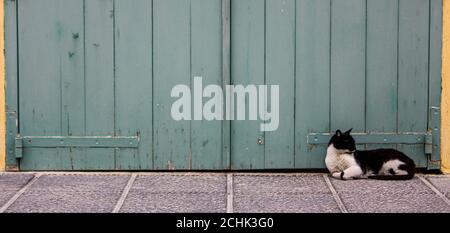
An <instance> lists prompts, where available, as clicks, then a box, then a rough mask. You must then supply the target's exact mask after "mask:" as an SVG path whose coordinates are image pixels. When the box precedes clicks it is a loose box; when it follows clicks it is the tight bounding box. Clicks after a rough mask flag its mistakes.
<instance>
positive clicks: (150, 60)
mask: <svg viewBox="0 0 450 233" xmlns="http://www.w3.org/2000/svg"><path fill="white" fill-rule="evenodd" d="M441 10H442V1H440V0H367V1H366V0H153V1H148V0H136V1H133V2H128V1H115V0H89V1H82V0H63V1H61V0H41V1H33V0H18V1H17V0H16V1H11V0H7V1H5V11H6V16H5V17H6V19H7V26H6V28H5V32H6V35H7V43H6V46H7V47H6V54H7V83H8V89H7V113H8V114H7V117H8V131H9V133H10V136H9V137H8V145H7V147H8V148H7V149H8V160H7V163H8V164H7V165H8V166H9V167H14V166H20V169H21V170H140V169H144V170H149V169H154V170H161V169H163V170H164V169H182V170H185V169H186V170H190V169H194V170H198V169H280V168H281V169H293V168H323V167H324V163H323V160H324V156H325V148H326V144H323V143H320V142H319V141H320V140H319V141H317V142H314V141H308V138H312V139H314V138H315V139H317V138H320V137H319V136H320V135H323V134H324V133H329V132H331V131H334V130H335V129H337V128H341V129H348V128H353V129H354V132H357V133H361V134H362V135H361V136H360V137H361V138H362V140H366V142H367V143H366V144H361V145H359V147H360V148H373V147H394V148H398V149H401V150H403V151H405V152H406V153H408V154H409V155H410V156H411V157H413V158H414V159H415V161H416V163H417V164H418V165H419V166H420V167H428V168H433V167H434V166H435V164H433V163H432V162H433V161H435V160H438V159H439V155H437V156H436V151H439V141H438V140H436V139H435V138H438V136H436V132H434V131H435V130H434V125H435V124H436V122H438V119H439V118H438V116H435V115H434V114H433V111H432V109H434V108H433V107H434V106H439V98H440V90H439V88H440V86H439V85H440V71H439V72H437V71H436V70H437V69H440V61H439V60H436V59H435V57H436V56H438V57H440V51H439V50H436V49H432V48H436V47H439V48H440V43H441V42H440V39H437V38H439V37H438V36H436V35H437V34H436V32H440V28H441V21H440V20H439V19H440V17H441ZM228 14H229V15H228ZM228 17H229V19H230V21H228V20H226V19H227V18H228ZM229 22H230V23H229ZM227 36H229V39H230V43H227ZM228 44H229V45H230V46H229V47H228V46H227V45H228ZM228 53H229V54H230V57H229V59H227V58H228ZM436 66H437V67H436ZM228 67H229V70H227V69H228ZM228 73H229V76H228ZM194 76H202V77H203V84H204V85H208V84H216V85H220V86H222V85H224V84H227V83H230V84H243V85H247V84H256V85H259V84H273V85H279V86H280V125H279V128H278V130H276V131H270V132H261V131H260V123H261V122H260V121H231V122H225V121H174V120H173V119H172V118H171V116H170V109H171V105H172V103H173V102H174V101H175V99H174V98H171V97H170V92H171V89H172V87H173V86H174V85H177V84H185V85H188V86H192V82H193V77H194ZM438 87H439V88H438ZM268 103H270V101H269V102H268ZM269 107H270V106H269ZM15 119H18V120H17V122H18V124H17V128H16V124H15ZM16 133H17V139H16V140H15V139H14V135H16ZM407 133H408V135H406V136H404V135H405V134H407ZM410 133H415V134H414V135H413V136H414V137H415V135H419V136H417V138H418V139H417V140H419V142H417V143H416V142H413V143H411V140H410V139H411V137H410V136H411V135H410ZM377 134H381V136H382V137H381V138H382V139H381V140H385V141H384V142H386V143H383V141H381V142H380V141H379V140H373V139H372V138H378V136H377V137H371V136H374V135H375V136H376V135H377ZM315 135H319V136H318V137H316V136H315ZM437 135H439V134H437ZM325 136H326V135H325ZM422 136H424V137H422ZM394 139H395V140H394ZM431 139H433V140H431ZM317 140H318V139H317ZM420 140H422V141H420ZM413 141H414V140H413ZM425 141H426V142H425ZM389 142H391V143H389ZM372 143H374V144H372ZM375 143H376V144H375ZM426 143H428V144H429V145H427V146H433V148H432V152H430V148H428V147H427V146H426ZM425 152H427V153H429V154H426V153H425ZM16 158H17V159H16Z"/></svg>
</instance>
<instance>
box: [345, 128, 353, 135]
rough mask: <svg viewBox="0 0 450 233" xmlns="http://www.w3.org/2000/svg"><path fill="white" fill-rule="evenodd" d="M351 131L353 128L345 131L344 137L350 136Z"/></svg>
mask: <svg viewBox="0 0 450 233" xmlns="http://www.w3.org/2000/svg"><path fill="white" fill-rule="evenodd" d="M352 129H353V128H351V129H349V130H347V131H345V133H344V134H345V135H350V133H351V132H352Z"/></svg>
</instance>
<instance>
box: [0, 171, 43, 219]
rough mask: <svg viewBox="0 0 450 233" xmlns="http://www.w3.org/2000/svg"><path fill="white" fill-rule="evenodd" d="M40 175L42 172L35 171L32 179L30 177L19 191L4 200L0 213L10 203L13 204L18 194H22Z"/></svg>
mask: <svg viewBox="0 0 450 233" xmlns="http://www.w3.org/2000/svg"><path fill="white" fill-rule="evenodd" d="M41 176H42V173H37V174H35V175H34V177H33V179H31V180H30V181H28V183H27V184H26V185H25V186H23V187H22V188H21V189H20V190H19V191H17V192H16V194H14V196H12V197H11V198H10V199H9V201H8V202H6V203H5V204H4V205H3V206H2V207H1V208H0V213H4V212H5V211H6V209H8V208H9V207H10V206H11V205H12V204H14V202H15V201H16V200H17V199H19V197H20V196H22V194H23V193H24V192H25V191H26V190H27V189H28V188H29V187H30V186H31V185H33V184H34V183H35V182H36V181H37V180H38V179H39V177H41Z"/></svg>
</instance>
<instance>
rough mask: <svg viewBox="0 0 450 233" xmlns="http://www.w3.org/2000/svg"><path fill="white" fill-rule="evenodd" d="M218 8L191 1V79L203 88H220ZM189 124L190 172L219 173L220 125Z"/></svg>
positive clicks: (216, 0) (210, 0)
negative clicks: (207, 171) (200, 170)
mask: <svg viewBox="0 0 450 233" xmlns="http://www.w3.org/2000/svg"><path fill="white" fill-rule="evenodd" d="M221 6H222V1H221V0H192V1H191V46H192V47H191V53H192V54H191V70H192V77H196V76H197V77H202V78H203V87H206V86H207V85H218V86H222V20H221V18H222V11H221V10H222V7H221ZM192 77H191V78H192ZM195 92H200V93H201V90H195ZM192 95H195V94H194V92H192ZM192 98H193V96H192ZM210 99H211V98H203V101H204V103H206V102H207V101H208V100H210ZM192 107H193V106H192ZM191 124H192V125H191V148H192V154H191V158H190V159H189V168H191V169H222V168H223V165H222V122H221V121H218V120H213V121H207V120H194V121H192V122H191Z"/></svg>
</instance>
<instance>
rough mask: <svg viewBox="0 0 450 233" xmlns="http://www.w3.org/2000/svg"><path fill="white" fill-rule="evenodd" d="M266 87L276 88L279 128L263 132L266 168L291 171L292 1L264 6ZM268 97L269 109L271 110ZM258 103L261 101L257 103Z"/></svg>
mask: <svg viewBox="0 0 450 233" xmlns="http://www.w3.org/2000/svg"><path fill="white" fill-rule="evenodd" d="M265 69H266V84H267V85H279V90H280V96H279V100H280V102H279V103H277V104H279V112H280V115H279V127H278V129H277V130H275V131H269V132H265V140H266V143H265V153H264V154H265V166H264V167H265V168H294V150H295V148H294V143H295V142H294V136H295V135H294V128H295V127H294V125H295V124H294V114H295V113H294V111H295V103H294V100H295V1H294V0H267V2H266V62H265ZM270 96H271V95H270V90H269V96H268V101H267V103H268V107H269V108H268V109H272V107H271V100H270ZM259 101H261V100H259Z"/></svg>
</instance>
